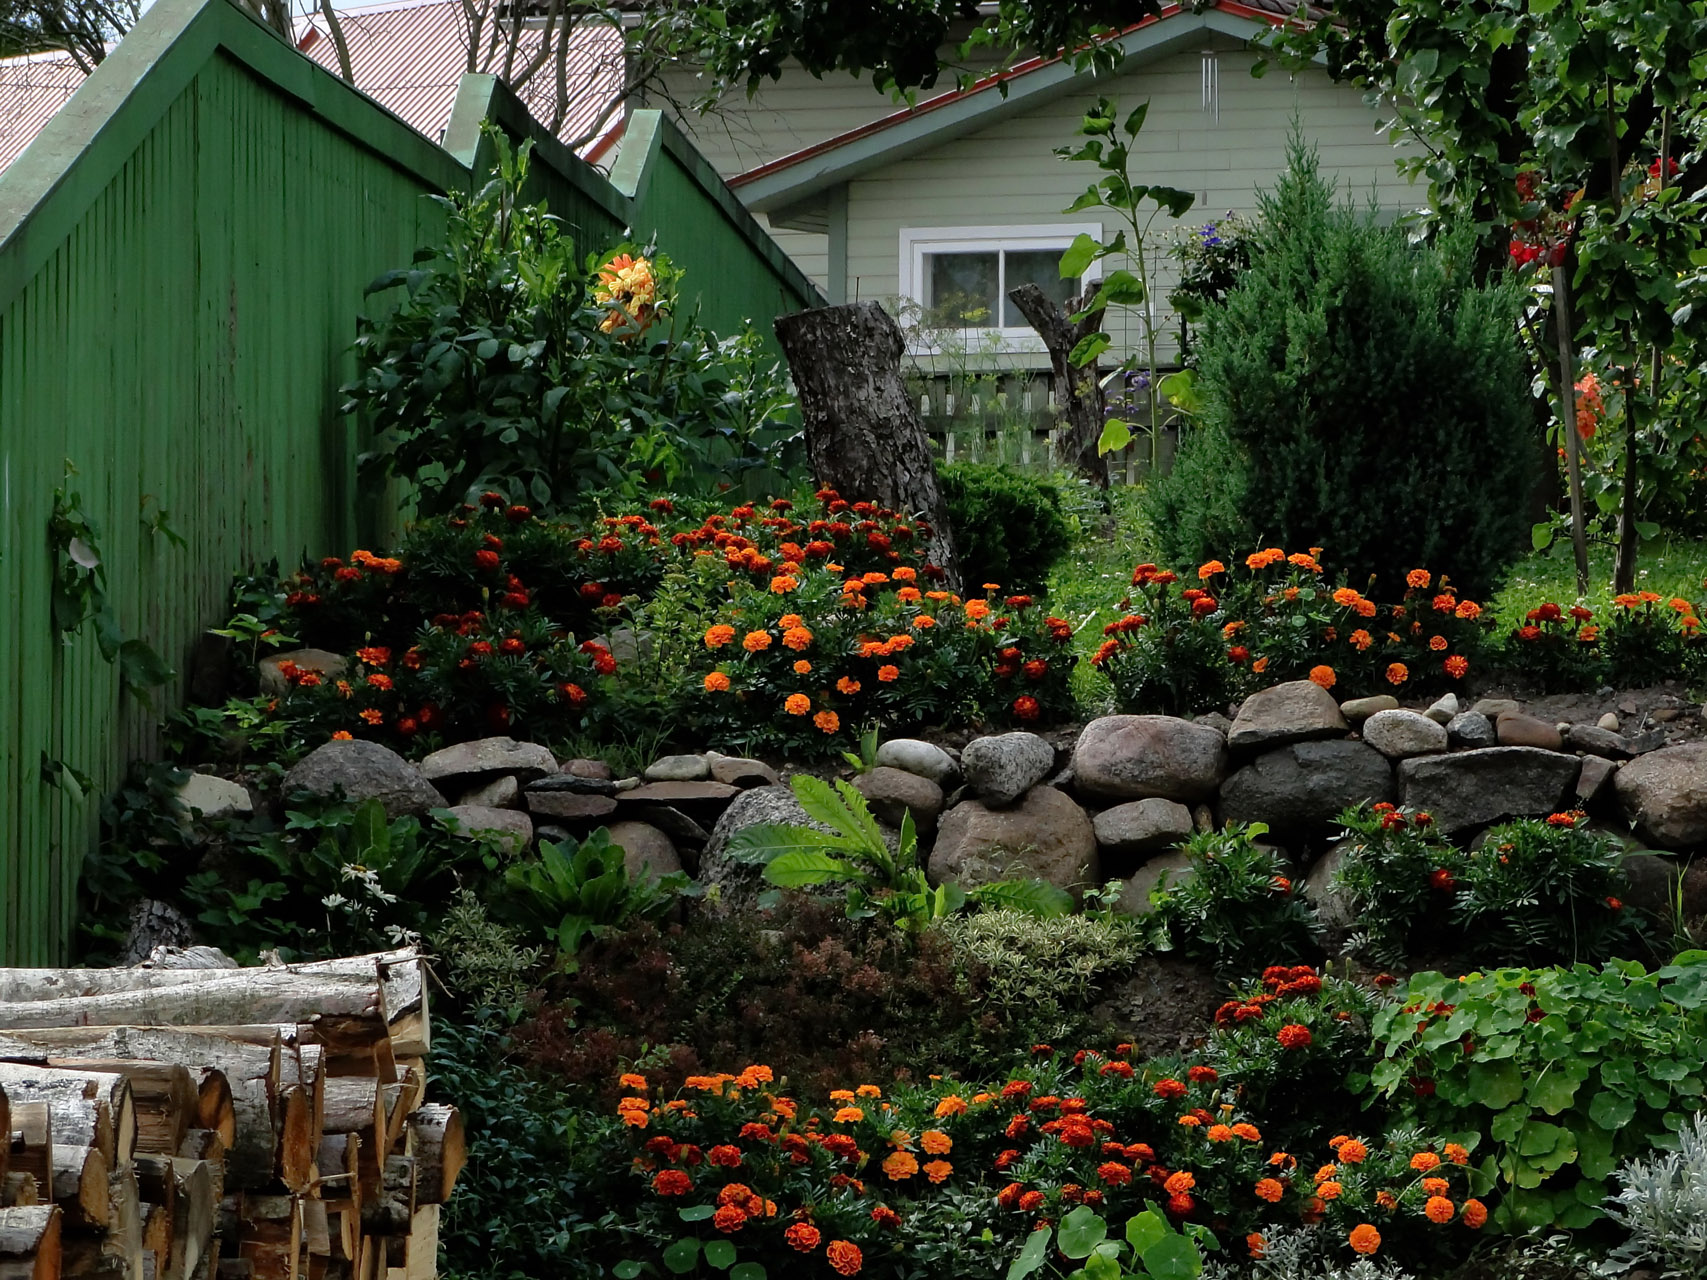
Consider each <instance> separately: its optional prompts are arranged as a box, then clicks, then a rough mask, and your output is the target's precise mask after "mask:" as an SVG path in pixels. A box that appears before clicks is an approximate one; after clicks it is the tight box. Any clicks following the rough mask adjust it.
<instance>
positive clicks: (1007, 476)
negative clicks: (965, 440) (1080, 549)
mask: <svg viewBox="0 0 1707 1280" xmlns="http://www.w3.org/2000/svg"><path fill="white" fill-rule="evenodd" d="M938 481H939V483H940V484H941V486H942V493H943V499H944V501H945V502H946V503H947V504H948V519H949V524H950V526H951V527H952V528H953V530H954V542H955V547H956V549H957V550H958V551H959V552H960V562H961V577H962V579H963V581H964V582H965V583H966V584H967V585H968V587H969V588H971V589H972V590H974V591H975V590H976V589H977V586H978V584H979V583H982V582H999V583H1001V584H1002V586H1004V587H1007V588H1009V589H1011V590H1016V591H1029V590H1034V589H1036V588H1039V587H1041V586H1042V585H1043V584H1044V581H1045V580H1046V579H1047V578H1048V577H1049V570H1050V568H1051V567H1052V566H1053V565H1054V564H1055V562H1056V561H1057V560H1059V559H1060V558H1061V557H1062V556H1063V555H1065V554H1066V551H1067V547H1068V544H1069V542H1070V541H1071V530H1070V529H1069V528H1068V525H1067V517H1066V515H1065V514H1064V513H1063V511H1062V509H1061V491H1060V490H1059V489H1057V488H1056V487H1055V486H1054V485H1053V484H1050V483H1049V482H1048V481H1047V480H1040V479H1038V478H1037V477H1036V476H1031V475H1027V474H1026V473H1025V472H1023V471H1015V470H1013V469H1011V468H1009V467H1001V466H994V465H990V464H988V463H979V462H956V463H951V464H950V465H948V466H946V467H943V468H942V469H941V471H940V472H939V473H938Z"/></svg>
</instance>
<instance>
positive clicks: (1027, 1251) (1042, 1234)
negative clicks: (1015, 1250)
mask: <svg viewBox="0 0 1707 1280" xmlns="http://www.w3.org/2000/svg"><path fill="white" fill-rule="evenodd" d="M1054 1234H1055V1233H1054V1232H1053V1231H1051V1230H1049V1228H1047V1227H1045V1228H1044V1229H1043V1230H1042V1231H1033V1232H1032V1233H1031V1234H1030V1235H1029V1236H1027V1237H1026V1238H1025V1245H1024V1247H1023V1248H1021V1249H1020V1251H1019V1257H1017V1258H1015V1259H1014V1260H1013V1262H1012V1263H1011V1264H1010V1265H1009V1267H1008V1277H1007V1280H1025V1277H1027V1276H1029V1275H1030V1274H1031V1273H1032V1272H1034V1271H1037V1270H1039V1269H1040V1268H1041V1267H1042V1266H1043V1264H1044V1263H1045V1262H1047V1261H1048V1260H1049V1240H1050V1238H1051V1237H1052V1236H1053V1235H1054Z"/></svg>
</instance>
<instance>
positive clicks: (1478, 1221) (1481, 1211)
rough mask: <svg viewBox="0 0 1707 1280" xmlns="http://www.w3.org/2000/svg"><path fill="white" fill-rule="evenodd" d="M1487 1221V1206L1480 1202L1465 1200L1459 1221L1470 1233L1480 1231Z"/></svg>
mask: <svg viewBox="0 0 1707 1280" xmlns="http://www.w3.org/2000/svg"><path fill="white" fill-rule="evenodd" d="M1487 1220H1488V1206H1487V1205H1485V1204H1483V1203H1482V1202H1481V1201H1480V1200H1466V1201H1465V1202H1464V1212H1463V1215H1462V1217H1461V1221H1462V1222H1463V1223H1464V1225H1465V1226H1467V1227H1469V1228H1470V1229H1471V1230H1472V1231H1476V1230H1480V1229H1481V1227H1482V1224H1483V1223H1485V1222H1487Z"/></svg>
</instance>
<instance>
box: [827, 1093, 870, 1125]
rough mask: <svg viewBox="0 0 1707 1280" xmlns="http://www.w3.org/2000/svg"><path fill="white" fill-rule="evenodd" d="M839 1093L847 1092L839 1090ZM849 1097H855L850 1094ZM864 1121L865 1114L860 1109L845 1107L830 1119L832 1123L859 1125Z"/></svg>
mask: <svg viewBox="0 0 1707 1280" xmlns="http://www.w3.org/2000/svg"><path fill="white" fill-rule="evenodd" d="M837 1092H838V1093H840V1092H845V1091H844V1090H837ZM848 1097H850V1098H851V1097H853V1095H852V1094H851V1093H850V1094H848ZM863 1119H865V1112H863V1111H861V1110H860V1109H859V1108H858V1107H843V1108H842V1109H841V1110H840V1111H838V1112H836V1114H835V1115H833V1116H831V1117H830V1123H832V1124H858V1123H859V1122H860V1121H861V1120H863Z"/></svg>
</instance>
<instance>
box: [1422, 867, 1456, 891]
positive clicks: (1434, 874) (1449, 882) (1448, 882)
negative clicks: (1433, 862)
mask: <svg viewBox="0 0 1707 1280" xmlns="http://www.w3.org/2000/svg"><path fill="white" fill-rule="evenodd" d="M1428 883H1429V887H1430V888H1431V889H1439V890H1440V891H1441V892H1442V893H1446V892H1450V891H1451V890H1452V889H1453V888H1454V887H1455V886H1456V885H1457V884H1458V881H1457V880H1456V879H1455V878H1454V877H1453V875H1452V873H1451V872H1450V871H1448V870H1447V869H1446V868H1445V867H1436V868H1435V869H1434V870H1433V871H1431V872H1429V873H1428Z"/></svg>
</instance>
